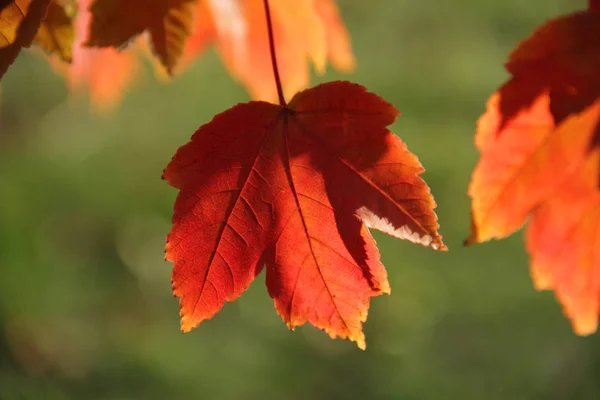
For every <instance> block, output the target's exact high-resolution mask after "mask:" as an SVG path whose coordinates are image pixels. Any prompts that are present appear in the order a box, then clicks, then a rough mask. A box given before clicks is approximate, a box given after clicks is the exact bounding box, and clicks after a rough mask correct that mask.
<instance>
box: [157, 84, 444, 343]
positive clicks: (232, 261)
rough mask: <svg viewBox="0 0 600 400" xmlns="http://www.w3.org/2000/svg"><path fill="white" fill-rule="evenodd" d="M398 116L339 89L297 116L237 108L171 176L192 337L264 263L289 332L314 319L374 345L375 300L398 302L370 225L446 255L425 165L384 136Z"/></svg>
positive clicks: (317, 96) (172, 246)
mask: <svg viewBox="0 0 600 400" xmlns="http://www.w3.org/2000/svg"><path fill="white" fill-rule="evenodd" d="M397 114H398V112H397V111H396V109H395V108H394V107H393V106H392V105H391V104H389V103H387V102H385V101H384V100H383V99H381V98H380V97H378V96H376V95H374V94H372V93H368V92H367V91H365V89H364V88H363V87H361V86H359V85H355V84H351V83H348V82H331V83H327V84H323V85H320V86H317V87H315V88H312V89H308V90H306V91H303V92H301V93H298V94H297V95H296V96H295V97H294V98H293V99H292V101H291V102H290V104H289V105H288V106H283V107H282V106H279V105H274V104H269V103H264V102H251V103H247V104H240V105H238V106H236V107H234V108H232V109H230V110H228V111H226V112H224V113H222V114H220V115H218V116H216V117H215V118H214V120H213V121H212V122H210V123H209V124H207V125H204V126H202V127H200V129H198V131H197V132H196V133H195V134H194V136H193V137H192V140H191V142H190V143H188V144H187V145H185V146H183V147H182V148H180V149H179V150H178V152H177V154H176V155H175V157H174V158H173V161H171V163H170V164H169V166H168V167H167V169H166V170H165V174H164V177H165V179H166V180H167V181H168V182H169V183H170V184H171V185H172V186H174V187H176V188H178V189H179V190H180V193H179V196H178V197H177V200H176V203H175V214H174V216H173V223H174V226H173V229H172V231H171V233H170V234H169V237H168V238H167V249H166V252H167V259H168V260H171V261H173V262H174V263H175V268H174V271H173V288H174V291H175V294H176V295H177V296H180V297H181V315H182V319H181V326H182V329H183V330H184V331H187V330H190V329H191V328H193V327H195V326H197V325H198V324H199V323H200V322H201V321H202V320H205V319H209V318H211V317H212V316H213V315H214V314H215V313H216V312H217V311H218V310H219V309H220V308H221V307H222V306H223V303H224V302H225V301H232V300H234V299H236V298H237V297H238V296H239V295H241V294H242V292H243V291H244V290H245V289H246V288H247V287H248V286H249V285H250V283H251V282H252V280H253V279H254V278H255V277H256V275H258V274H259V273H260V272H261V270H262V268H263V265H266V275H267V276H266V280H267V288H268V290H269V294H270V295H271V297H273V299H274V300H275V308H276V309H277V312H278V313H279V315H281V317H282V318H283V320H284V321H285V323H286V324H287V325H288V326H289V327H290V328H294V327H296V326H298V325H302V324H303V323H305V322H307V321H308V322H310V323H311V324H313V325H315V326H317V327H319V328H321V329H324V330H325V331H326V332H327V333H329V335H331V337H335V336H340V337H343V338H349V339H351V340H353V341H355V342H357V344H358V346H359V347H360V348H363V349H364V348H365V339H364V335H363V333H362V327H361V325H362V324H361V323H362V322H364V321H365V320H366V317H367V311H368V306H369V299H370V297H371V296H376V295H379V294H382V293H389V292H390V285H389V283H388V280H387V273H386V271H385V269H384V267H383V265H382V264H381V262H380V261H379V252H378V250H377V246H376V245H375V241H374V240H373V238H372V237H371V235H370V233H369V230H368V229H367V227H370V228H374V229H378V230H380V231H382V232H385V233H388V234H390V235H393V236H396V237H398V238H400V239H408V240H410V241H413V242H415V243H419V244H422V245H424V246H430V247H432V248H434V249H445V246H444V244H443V243H442V238H441V236H440V235H439V234H438V233H437V229H438V224H437V218H436V216H435V214H434V213H433V208H434V207H435V203H434V201H433V198H432V196H431V194H430V193H429V188H428V187H427V185H426V184H425V182H424V181H423V180H422V179H421V178H420V177H419V174H420V173H421V172H423V168H422V167H421V164H420V163H419V162H418V160H417V158H416V157H415V156H414V155H412V154H411V153H410V152H409V151H408V150H407V149H406V146H405V145H404V144H403V143H402V141H401V140H400V139H398V138H397V137H396V136H394V135H393V134H392V133H391V132H390V131H389V130H388V129H387V128H386V126H388V125H390V124H391V123H392V122H394V120H395V119H396V116H397Z"/></svg>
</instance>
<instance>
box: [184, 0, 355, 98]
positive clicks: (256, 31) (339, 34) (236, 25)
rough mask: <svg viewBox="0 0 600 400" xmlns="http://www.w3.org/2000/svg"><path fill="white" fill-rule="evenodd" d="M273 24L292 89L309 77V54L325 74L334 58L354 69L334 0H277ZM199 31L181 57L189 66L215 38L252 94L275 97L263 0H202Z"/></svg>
mask: <svg viewBox="0 0 600 400" xmlns="http://www.w3.org/2000/svg"><path fill="white" fill-rule="evenodd" d="M271 8H272V9H273V28H274V30H275V36H276V37H277V41H276V44H275V45H276V53H277V59H278V64H279V69H280V71H281V79H282V84H283V88H284V92H285V93H286V94H293V93H295V92H297V91H298V90H301V89H304V88H306V87H307V86H308V83H309V68H308V63H307V61H308V60H311V61H312V63H313V64H314V66H315V69H316V71H317V73H319V74H323V73H324V72H325V67H326V64H327V61H328V60H329V61H330V62H331V63H332V64H333V65H334V67H335V68H337V69H339V70H342V71H350V70H352V69H353V68H354V56H353V54H352V50H351V48H350V39H349V37H348V33H347V31H346V29H345V27H344V24H343V22H342V20H341V18H340V16H339V12H338V9H337V6H336V4H335V2H334V0H293V1H292V0H275V1H272V4H271ZM194 13H195V15H194V31H193V33H192V35H191V36H190V37H189V39H188V40H187V42H186V46H185V49H184V50H183V56H182V60H181V64H182V66H184V67H185V66H187V65H189V64H190V63H192V62H193V61H194V60H195V59H196V58H198V57H199V56H200V55H201V54H202V53H203V52H204V50H205V49H206V47H207V46H208V45H210V44H214V45H215V46H216V48H217V51H218V52H219V55H220V56H221V58H222V60H223V62H224V63H225V65H226V67H227V68H228V70H229V72H230V73H231V75H232V76H233V77H234V78H235V79H237V80H239V81H240V82H242V84H243V85H244V86H245V87H246V88H247V89H248V91H249V92H250V95H251V96H252V98H254V99H257V100H266V101H274V100H275V99H276V98H277V91H276V87H275V83H274V81H273V75H272V72H271V64H270V56H269V42H268V37H267V27H266V20H265V13H264V10H263V6H262V2H261V1H259V0H200V1H199V2H198V3H197V5H196V6H195V9H194Z"/></svg>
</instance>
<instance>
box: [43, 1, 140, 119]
mask: <svg viewBox="0 0 600 400" xmlns="http://www.w3.org/2000/svg"><path fill="white" fill-rule="evenodd" d="M92 1H93V0H77V4H76V5H77V7H76V8H77V9H78V13H77V16H76V17H75V24H74V25H75V26H74V30H75V44H74V46H73V60H72V62H71V63H70V64H65V63H64V62H60V61H59V60H55V59H50V60H49V61H50V64H51V65H52V66H53V68H54V69H55V70H56V71H57V72H58V73H59V74H61V75H63V76H64V77H65V79H66V81H67V85H68V86H69V90H70V91H71V92H72V93H74V94H77V93H80V92H83V91H87V92H88V93H89V96H90V100H91V103H92V106H93V108H94V109H96V110H98V111H100V112H102V113H107V112H110V111H112V110H113V109H114V108H115V107H116V105H117V104H118V103H119V101H120V100H121V97H122V95H123V93H124V92H125V90H126V89H127V87H129V85H130V84H131V83H132V82H133V81H134V80H135V78H136V77H137V76H138V75H139V71H140V67H141V66H140V60H139V59H138V57H137V55H136V53H135V51H133V50H135V46H136V45H135V44H134V45H133V46H132V47H133V49H132V51H128V52H118V51H117V50H115V49H114V48H90V47H85V46H83V45H82V44H83V43H84V42H85V40H87V35H88V28H89V24H90V20H91V14H90V12H89V7H90V5H91V2H92Z"/></svg>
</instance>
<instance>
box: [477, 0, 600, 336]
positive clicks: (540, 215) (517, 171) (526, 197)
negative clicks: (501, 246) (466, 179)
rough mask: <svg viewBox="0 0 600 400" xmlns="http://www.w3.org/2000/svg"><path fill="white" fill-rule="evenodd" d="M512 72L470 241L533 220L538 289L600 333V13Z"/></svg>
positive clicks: (568, 26) (577, 19) (559, 24)
mask: <svg viewBox="0 0 600 400" xmlns="http://www.w3.org/2000/svg"><path fill="white" fill-rule="evenodd" d="M590 4H591V6H592V3H590ZM506 68H507V70H508V71H509V72H510V73H511V75H512V77H511V79H510V80H509V81H508V82H507V83H506V84H504V85H503V86H502V87H501V88H500V89H499V90H498V91H497V92H496V93H494V94H493V95H492V97H491V98H490V100H489V101H488V108H487V111H486V113H485V114H484V115H483V116H482V117H481V118H480V119H479V121H478V124H477V133H476V137H475V144H476V146H477V148H478V150H479V151H480V153H481V158H480V160H479V162H478V164H477V166H476V167H475V170H474V171H473V175H472V179H471V183H470V185H469V195H470V196H471V198H472V223H471V236H470V237H469V238H468V239H467V241H466V242H467V243H479V242H483V241H486V240H489V239H493V238H497V239H499V238H504V237H506V236H508V235H510V234H511V233H513V232H514V231H516V230H517V229H519V228H520V227H521V226H522V225H523V224H525V223H526V222H527V221H528V219H531V221H530V223H529V227H528V230H527V249H528V251H529V253H530V256H531V268H532V275H533V277H534V281H535V284H536V287H538V288H539V289H554V290H555V292H556V294H557V297H558V299H559V300H560V301H561V303H562V304H563V306H564V309H565V312H566V314H567V315H568V316H569V317H570V318H571V320H572V321H573V325H574V328H575V331H576V332H577V333H580V334H587V333H591V332H593V331H595V330H596V326H597V322H598V299H599V298H600V282H599V281H598V277H597V276H598V275H599V274H600V261H599V256H598V255H597V253H596V250H595V249H596V248H598V242H597V239H596V238H597V235H596V232H597V230H598V229H600V228H599V227H598V215H597V214H598V207H599V204H598V196H599V190H598V185H599V182H600V176H599V171H598V165H599V160H598V148H599V146H600V123H599V121H600V100H598V99H600V11H599V10H596V9H593V8H592V7H590V10H587V11H584V12H577V13H573V14H570V15H567V16H563V17H560V18H557V19H555V20H552V21H549V22H548V23H546V24H545V25H543V26H542V27H540V28H539V29H537V30H536V31H535V32H534V33H533V35H532V36H531V37H529V38H528V39H526V40H525V41H523V42H522V43H521V44H520V45H519V46H518V47H517V48H516V49H515V50H514V51H513V52H512V54H511V56H510V59H509V61H508V62H507V64H506Z"/></svg>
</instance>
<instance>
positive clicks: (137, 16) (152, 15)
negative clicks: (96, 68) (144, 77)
mask: <svg viewBox="0 0 600 400" xmlns="http://www.w3.org/2000/svg"><path fill="white" fill-rule="evenodd" d="M197 1H198V0H154V1H147V0H128V1H122V0H95V1H94V2H93V3H92V5H91V8H90V11H91V13H92V20H91V23H90V35H89V39H88V40H87V42H86V43H85V45H87V46H94V47H115V48H122V47H124V46H126V45H127V44H128V43H130V42H131V40H132V39H133V38H135V37H136V36H138V35H139V34H141V33H143V32H145V31H147V32H148V33H149V34H150V41H151V43H152V49H153V50H154V52H155V53H156V55H157V56H158V58H159V59H160V61H161V63H162V64H163V65H164V66H165V68H166V69H167V71H168V72H169V73H171V72H172V70H173V68H174V67H175V64H176V63H177V61H178V59H179V57H180V56H181V54H182V52H183V48H184V45H185V41H186V39H187V37H188V36H189V35H190V33H191V30H192V22H193V6H194V3H196V2H197Z"/></svg>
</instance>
